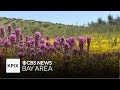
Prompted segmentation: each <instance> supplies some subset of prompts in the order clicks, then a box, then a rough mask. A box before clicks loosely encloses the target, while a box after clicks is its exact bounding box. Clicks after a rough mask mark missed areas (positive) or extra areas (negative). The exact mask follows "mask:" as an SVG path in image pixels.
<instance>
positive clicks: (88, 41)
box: [87, 36, 91, 44]
mask: <svg viewBox="0 0 120 90" xmlns="http://www.w3.org/2000/svg"><path fill="white" fill-rule="evenodd" d="M90 42H91V37H90V36H87V43H88V44H90Z"/></svg>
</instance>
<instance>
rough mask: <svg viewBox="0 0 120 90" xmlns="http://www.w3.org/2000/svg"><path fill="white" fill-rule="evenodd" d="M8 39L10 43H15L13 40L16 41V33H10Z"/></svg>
mask: <svg viewBox="0 0 120 90" xmlns="http://www.w3.org/2000/svg"><path fill="white" fill-rule="evenodd" d="M10 41H11V43H12V44H15V42H16V35H15V34H11V35H10Z"/></svg>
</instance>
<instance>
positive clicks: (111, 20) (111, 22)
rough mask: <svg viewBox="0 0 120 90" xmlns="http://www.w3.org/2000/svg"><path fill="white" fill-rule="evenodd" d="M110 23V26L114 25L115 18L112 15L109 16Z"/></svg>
mask: <svg viewBox="0 0 120 90" xmlns="http://www.w3.org/2000/svg"><path fill="white" fill-rule="evenodd" d="M108 21H109V23H110V24H113V21H114V18H113V16H112V15H108Z"/></svg>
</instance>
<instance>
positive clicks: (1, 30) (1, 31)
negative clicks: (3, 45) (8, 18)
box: [0, 26, 5, 38]
mask: <svg viewBox="0 0 120 90" xmlns="http://www.w3.org/2000/svg"><path fill="white" fill-rule="evenodd" d="M0 33H1V36H0V37H1V38H4V37H5V27H4V26H1V27H0Z"/></svg>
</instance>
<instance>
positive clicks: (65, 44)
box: [64, 42, 70, 50]
mask: <svg viewBox="0 0 120 90" xmlns="http://www.w3.org/2000/svg"><path fill="white" fill-rule="evenodd" d="M64 48H65V49H66V50H67V49H70V44H69V43H68V42H65V43H64Z"/></svg>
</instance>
